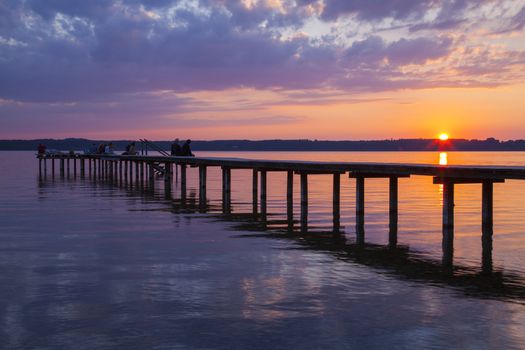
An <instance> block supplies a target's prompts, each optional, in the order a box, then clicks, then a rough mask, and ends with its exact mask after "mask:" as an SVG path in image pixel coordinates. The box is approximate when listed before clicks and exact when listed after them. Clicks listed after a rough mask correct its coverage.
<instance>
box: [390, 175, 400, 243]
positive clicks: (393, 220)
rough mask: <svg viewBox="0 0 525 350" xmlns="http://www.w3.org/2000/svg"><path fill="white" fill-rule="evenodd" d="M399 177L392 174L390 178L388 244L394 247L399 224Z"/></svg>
mask: <svg viewBox="0 0 525 350" xmlns="http://www.w3.org/2000/svg"><path fill="white" fill-rule="evenodd" d="M398 192H399V191H398V178H397V176H391V177H390V179H389V202H390V205H389V230H388V245H389V246H390V247H391V248H393V247H395V246H397V224H398Z"/></svg>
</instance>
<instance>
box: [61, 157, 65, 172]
mask: <svg viewBox="0 0 525 350" xmlns="http://www.w3.org/2000/svg"><path fill="white" fill-rule="evenodd" d="M64 162H65V161H64V157H60V176H64Z"/></svg>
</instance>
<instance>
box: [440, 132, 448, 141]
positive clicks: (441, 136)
mask: <svg viewBox="0 0 525 350" xmlns="http://www.w3.org/2000/svg"><path fill="white" fill-rule="evenodd" d="M439 139H440V140H441V141H446V140H448V134H445V133H442V134H439Z"/></svg>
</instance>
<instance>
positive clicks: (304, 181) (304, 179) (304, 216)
mask: <svg viewBox="0 0 525 350" xmlns="http://www.w3.org/2000/svg"><path fill="white" fill-rule="evenodd" d="M300 176H301V232H303V233H304V232H306V231H308V174H307V173H301V175H300Z"/></svg>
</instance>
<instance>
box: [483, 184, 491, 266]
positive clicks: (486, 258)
mask: <svg viewBox="0 0 525 350" xmlns="http://www.w3.org/2000/svg"><path fill="white" fill-rule="evenodd" d="M493 200H494V186H493V182H492V181H490V180H485V181H483V183H482V195H481V232H482V233H481V247H482V253H481V254H482V256H481V268H482V271H483V273H491V272H492V235H493V230H494V229H493V215H494V214H493V212H494V210H493V206H494V204H493V203H494V202H493Z"/></svg>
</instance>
